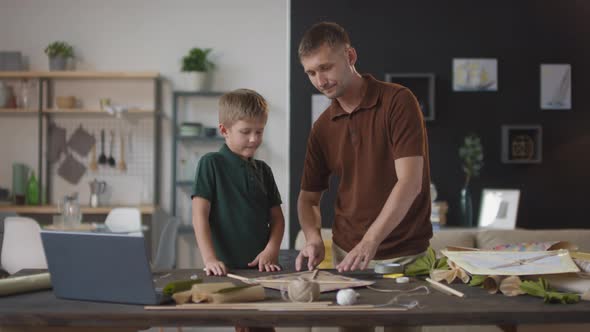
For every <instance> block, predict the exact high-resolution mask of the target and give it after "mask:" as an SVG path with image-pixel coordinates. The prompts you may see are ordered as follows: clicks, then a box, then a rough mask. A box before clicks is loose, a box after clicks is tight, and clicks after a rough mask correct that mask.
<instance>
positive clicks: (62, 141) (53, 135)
mask: <svg viewBox="0 0 590 332" xmlns="http://www.w3.org/2000/svg"><path fill="white" fill-rule="evenodd" d="M47 133H48V135H49V137H48V144H47V145H48V149H47V161H49V162H50V163H55V162H56V161H58V160H59V157H60V156H61V153H62V152H64V149H65V146H66V130H65V129H64V128H60V127H58V126H57V125H56V124H55V122H51V123H50V124H49V128H48V129H47Z"/></svg>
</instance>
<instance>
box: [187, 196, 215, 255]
mask: <svg viewBox="0 0 590 332" xmlns="http://www.w3.org/2000/svg"><path fill="white" fill-rule="evenodd" d="M208 216H209V211H202V209H201V208H200V207H199V206H198V205H197V204H195V202H193V228H194V230H195V238H196V240H197V245H198V246H199V251H200V252H201V257H202V258H203V261H210V260H217V255H215V249H214V248H213V241H212V240H211V228H210V227H209V220H208Z"/></svg>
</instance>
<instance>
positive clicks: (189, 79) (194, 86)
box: [183, 71, 208, 91]
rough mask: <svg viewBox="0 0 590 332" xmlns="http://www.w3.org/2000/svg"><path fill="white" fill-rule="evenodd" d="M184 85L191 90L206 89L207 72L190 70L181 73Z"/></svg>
mask: <svg viewBox="0 0 590 332" xmlns="http://www.w3.org/2000/svg"><path fill="white" fill-rule="evenodd" d="M183 76H184V81H185V87H186V88H187V89H188V90H191V91H207V90H208V86H207V72H204V71H191V72H185V73H183Z"/></svg>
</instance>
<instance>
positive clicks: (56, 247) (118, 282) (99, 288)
mask: <svg viewBox="0 0 590 332" xmlns="http://www.w3.org/2000/svg"><path fill="white" fill-rule="evenodd" d="M41 238H42V240H43V246H44V248H45V255H46V256H47V266H48V268H49V273H50V274H51V283H52V285H53V291H54V293H55V295H56V296H57V297H60V298H64V299H74V300H89V301H103V302H116V303H134V304H157V303H158V297H157V295H156V292H155V290H154V284H153V280H152V273H151V269H150V265H149V261H148V258H147V254H146V253H147V252H146V245H145V240H144V238H143V237H138V236H133V235H124V234H111V233H78V232H60V231H41Z"/></svg>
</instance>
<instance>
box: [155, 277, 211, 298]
mask: <svg viewBox="0 0 590 332" xmlns="http://www.w3.org/2000/svg"><path fill="white" fill-rule="evenodd" d="M201 281H202V280H201V279H196V280H192V279H191V280H177V281H172V282H169V283H168V284H166V286H164V289H163V290H162V292H163V293H164V294H165V295H172V294H174V293H178V292H182V291H185V290H189V289H191V287H192V286H193V285H194V284H199V283H201Z"/></svg>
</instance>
